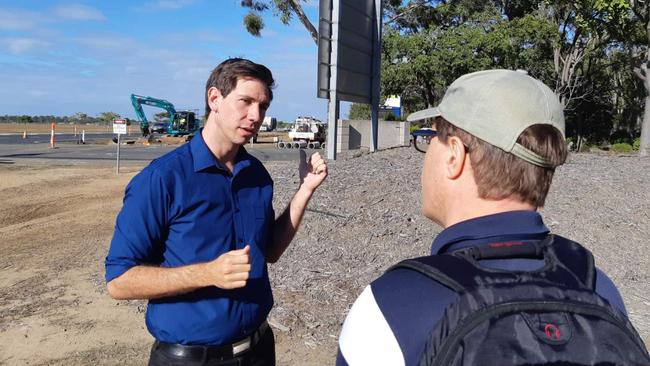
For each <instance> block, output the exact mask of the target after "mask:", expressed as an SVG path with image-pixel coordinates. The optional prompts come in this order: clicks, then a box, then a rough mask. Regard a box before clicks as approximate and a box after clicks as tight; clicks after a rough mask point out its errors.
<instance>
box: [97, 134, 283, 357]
mask: <svg viewBox="0 0 650 366" xmlns="http://www.w3.org/2000/svg"><path fill="white" fill-rule="evenodd" d="M272 198H273V181H272V179H271V177H270V176H269V174H268V172H267V171H266V169H265V168H264V166H263V165H262V164H261V163H260V162H259V160H257V159H256V158H254V157H253V156H251V155H249V154H248V153H247V152H246V150H245V149H244V148H243V147H240V148H239V152H238V154H237V157H236V162H235V165H234V169H233V172H232V174H230V173H229V172H228V170H227V169H225V168H224V166H223V165H222V164H221V163H219V161H218V160H217V159H216V158H215V157H214V156H213V155H212V153H211V152H210V150H209V149H208V147H207V145H206V144H205V141H204V140H203V138H202V136H201V134H197V135H196V137H194V139H192V141H191V142H190V143H188V144H185V145H183V146H181V147H179V148H178V149H176V150H174V151H172V152H170V153H168V154H166V155H164V156H162V157H160V158H158V159H156V160H154V161H153V162H152V163H151V164H150V165H149V166H147V167H146V168H145V169H143V170H142V171H141V172H140V173H139V174H138V175H136V176H135V177H134V178H133V179H132V180H131V182H130V183H129V184H128V186H127V187H126V192H125V195H124V206H123V207H122V210H121V211H120V213H119V214H118V216H117V222H116V224H115V232H114V234H113V240H112V242H111V247H110V250H109V252H108V256H107V257H106V281H107V282H109V281H111V280H112V279H114V278H116V277H118V276H120V275H121V274H123V273H124V272H126V271H127V270H129V269H130V268H131V267H133V266H137V265H143V264H144V265H159V266H161V267H178V266H184V265H189V264H193V263H200V262H208V261H212V260H214V259H216V258H218V257H219V256H220V255H222V254H224V253H226V252H228V251H231V250H235V249H241V248H244V247H245V246H246V245H250V247H251V251H250V256H251V264H252V268H251V271H250V277H249V280H248V282H247V285H246V287H244V288H241V289H235V290H222V289H219V288H217V287H214V286H213V287H206V288H201V289H198V290H196V291H193V292H190V293H187V294H184V295H179V296H173V297H167V298H162V299H155V300H150V301H149V305H148V307H147V315H146V323H147V327H148V329H149V332H150V333H151V334H152V335H153V336H154V337H155V338H156V339H157V340H159V341H162V342H168V343H181V344H201V345H222V344H228V343H232V342H235V341H237V340H240V339H242V338H245V337H246V336H247V335H249V334H251V333H252V332H253V331H254V330H255V329H257V327H258V326H259V325H260V324H261V323H262V322H263V321H264V319H266V317H267V315H268V313H269V311H270V310H271V307H272V306H273V296H272V293H271V286H270V284H269V279H268V273H267V267H266V260H265V257H264V252H265V249H266V247H267V245H270V241H271V236H272V231H271V230H272V225H273V222H274V219H275V214H274V211H273V206H272Z"/></svg>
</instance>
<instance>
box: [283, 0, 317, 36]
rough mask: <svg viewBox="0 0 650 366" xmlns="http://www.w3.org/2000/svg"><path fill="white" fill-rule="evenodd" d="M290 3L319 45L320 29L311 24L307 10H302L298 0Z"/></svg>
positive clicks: (292, 0) (291, 0)
mask: <svg viewBox="0 0 650 366" xmlns="http://www.w3.org/2000/svg"><path fill="white" fill-rule="evenodd" d="M289 4H290V5H291V9H293V11H294V12H295V13H296V15H297V16H298V19H300V21H301V22H302V25H304V26H305V28H306V29H307V31H308V32H309V34H310V35H311V39H313V40H314V43H316V45H317V46H318V31H317V30H316V28H314V25H313V24H311V22H310V21H309V18H307V15H305V12H304V11H303V10H302V6H300V3H299V2H298V0H290V1H289Z"/></svg>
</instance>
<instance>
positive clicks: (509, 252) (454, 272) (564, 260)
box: [386, 235, 596, 292]
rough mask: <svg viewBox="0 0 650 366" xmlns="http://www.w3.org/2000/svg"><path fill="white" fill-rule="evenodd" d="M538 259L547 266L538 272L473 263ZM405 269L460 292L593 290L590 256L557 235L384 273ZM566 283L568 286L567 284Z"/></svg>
mask: <svg viewBox="0 0 650 366" xmlns="http://www.w3.org/2000/svg"><path fill="white" fill-rule="evenodd" d="M508 258H539V259H544V260H545V261H546V263H547V265H546V267H545V270H543V271H541V272H539V271H538V272H535V271H534V272H530V273H526V272H511V271H498V270H489V271H488V270H486V269H484V268H481V267H480V266H479V264H478V263H477V260H481V259H508ZM398 268H406V269H410V270H414V271H416V272H418V273H420V274H422V275H424V276H426V277H428V278H430V279H432V280H434V281H437V282H439V283H441V284H442V285H444V286H446V287H448V288H450V289H452V290H454V291H456V292H460V291H462V290H465V289H467V288H472V287H477V286H485V285H486V284H488V283H495V282H499V283H507V282H512V283H520V282H521V281H528V280H534V279H538V280H544V281H552V282H555V283H565V284H567V285H569V286H570V287H575V286H577V287H582V286H585V287H587V288H588V289H591V290H593V289H594V288H595V278H596V270H595V266H594V259H593V256H592V255H591V253H590V252H589V251H588V250H587V249H585V248H583V247H582V246H581V245H580V244H578V243H576V242H574V241H571V240H568V239H566V238H563V237H561V236H557V235H549V236H547V237H546V238H545V239H544V240H542V241H540V242H535V243H529V245H525V246H521V247H517V248H515V247H510V248H502V247H494V248H488V249H484V248H468V249H464V250H461V251H457V252H453V253H445V254H439V255H433V256H424V257H419V258H413V259H407V260H404V261H401V262H399V263H397V264H395V265H394V266H392V267H390V268H389V269H388V270H387V271H386V272H389V271H392V270H395V269H398ZM567 281H568V282H567Z"/></svg>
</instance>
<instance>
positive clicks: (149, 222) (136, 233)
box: [105, 166, 169, 283]
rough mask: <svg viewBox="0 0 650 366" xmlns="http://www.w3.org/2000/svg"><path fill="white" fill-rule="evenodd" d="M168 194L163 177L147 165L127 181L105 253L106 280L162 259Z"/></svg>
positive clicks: (156, 262) (108, 280)
mask: <svg viewBox="0 0 650 366" xmlns="http://www.w3.org/2000/svg"><path fill="white" fill-rule="evenodd" d="M168 212H169V195H168V191H167V189H166V188H165V184H164V181H163V179H162V178H161V177H160V175H159V174H157V172H156V171H155V170H154V169H151V166H150V167H147V168H145V170H143V171H142V172H140V173H139V174H138V175H136V176H135V177H134V178H133V179H132V180H131V182H130V183H129V184H128V185H127V187H126V190H125V193H124V202H123V206H122V210H121V211H120V213H119V214H118V215H117V220H116V223H115V231H114V233H113V239H112V240H111V245H110V248H109V250H108V255H107V256H106V261H105V266H106V282H107V283H108V282H110V281H111V280H113V279H114V278H117V277H119V276H120V275H122V274H123V273H124V272H126V271H128V270H129V269H130V268H131V267H134V266H137V265H141V264H158V263H160V261H161V260H162V258H161V256H162V252H163V245H164V243H163V242H164V238H165V236H166V230H167V229H166V228H167V227H168V225H167V222H168Z"/></svg>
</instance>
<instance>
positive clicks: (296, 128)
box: [278, 116, 326, 149]
mask: <svg viewBox="0 0 650 366" xmlns="http://www.w3.org/2000/svg"><path fill="white" fill-rule="evenodd" d="M325 137H326V129H325V125H324V124H323V123H322V122H321V121H320V120H318V119H316V118H314V117H302V116H300V117H298V118H296V121H295V122H294V125H293V128H292V129H291V131H289V140H290V141H288V142H283V141H280V142H279V143H278V147H279V148H288V149H296V148H305V147H308V148H310V149H318V148H321V147H323V145H324V143H325Z"/></svg>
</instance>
